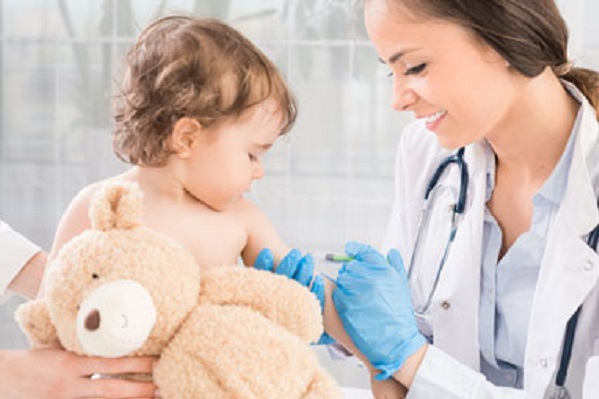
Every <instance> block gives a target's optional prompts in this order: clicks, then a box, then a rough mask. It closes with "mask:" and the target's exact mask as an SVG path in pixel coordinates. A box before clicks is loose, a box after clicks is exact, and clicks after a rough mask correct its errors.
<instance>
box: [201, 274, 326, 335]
mask: <svg viewBox="0 0 599 399" xmlns="http://www.w3.org/2000/svg"><path fill="white" fill-rule="evenodd" d="M200 303H211V304H215V305H235V306H244V307H248V308H250V309H252V310H253V311H255V312H258V313H260V314H261V315H263V316H264V317H266V318H268V319H270V320H271V321H272V322H274V323H276V324H278V325H279V326H281V327H284V328H285V329H287V330H288V331H289V332H291V333H293V334H295V335H297V336H298V337H300V338H301V339H302V340H304V341H305V342H306V343H309V342H314V341H316V340H318V338H319V337H320V335H321V334H322V332H323V325H322V315H321V310H320V302H318V300H317V299H316V297H315V296H314V294H312V293H311V292H310V291H309V290H308V289H307V288H306V287H304V286H302V285H300V284H298V283H297V282H296V281H294V280H291V279H289V278H287V277H286V276H282V275H277V274H273V273H271V272H268V271H264V270H256V269H250V268H242V267H226V268H225V267H223V268H218V269H215V270H211V271H210V272H208V273H205V274H204V277H203V279H202V289H201V293H200Z"/></svg>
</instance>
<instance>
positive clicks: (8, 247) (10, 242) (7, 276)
mask: <svg viewBox="0 0 599 399" xmlns="http://www.w3.org/2000/svg"><path fill="white" fill-rule="evenodd" d="M40 250H41V249H40V248H39V247H38V246H37V245H35V244H33V243H32V242H30V241H29V240H27V239H26V238H25V237H23V236H22V235H20V234H19V233H17V232H16V231H14V230H12V229H11V228H10V226H9V225H7V224H6V223H4V222H3V221H2V220H0V304H1V303H3V302H4V301H6V300H7V299H8V298H9V297H10V292H9V291H8V290H7V287H8V285H9V284H10V282H11V281H12V280H13V279H14V278H15V277H16V276H17V274H18V273H19V271H20V270H21V268H22V267H23V266H25V264H26V263H27V261H28V260H29V259H31V257H32V256H33V255H35V254H36V253H37V252H39V251H40Z"/></svg>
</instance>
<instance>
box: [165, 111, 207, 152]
mask: <svg viewBox="0 0 599 399" xmlns="http://www.w3.org/2000/svg"><path fill="white" fill-rule="evenodd" d="M201 130H202V125H200V122H198V121H197V120H196V119H193V118H189V117H183V118H181V119H179V120H178V121H177V122H175V125H174V126H173V131H172V133H171V148H172V149H173V151H174V152H175V154H176V155H178V156H180V157H183V158H187V157H188V156H189V154H190V153H191V149H192V148H193V147H194V146H195V145H196V143H197V141H198V139H199V135H200V132H201Z"/></svg>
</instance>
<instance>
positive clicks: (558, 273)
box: [333, 0, 599, 399]
mask: <svg viewBox="0 0 599 399" xmlns="http://www.w3.org/2000/svg"><path fill="white" fill-rule="evenodd" d="M365 21H366V28H367V32H368V35H369V37H370V39H371V40H372V42H373V43H374V45H375V47H376V50H377V53H378V55H379V57H380V59H381V61H382V62H383V63H385V64H386V65H387V66H388V67H389V69H390V71H391V73H392V75H393V87H394V91H393V100H392V102H393V104H392V105H393V108H395V109H396V110H398V111H408V112H412V113H413V114H414V115H415V116H416V118H417V119H418V120H417V121H416V122H415V123H414V124H412V125H411V126H409V127H408V128H407V129H406V131H405V132H404V133H403V135H402V137H401V140H400V141H401V142H400V144H399V150H398V154H397V180H396V199H395V204H394V208H393V214H392V216H391V220H390V226H389V230H388V235H387V239H386V243H385V247H386V249H391V248H394V249H397V250H399V252H400V253H401V255H402V256H403V259H405V261H406V263H405V269H411V275H410V278H409V282H408V278H407V276H406V273H405V270H404V267H401V261H400V260H399V258H398V257H397V254H396V253H394V254H393V256H391V257H389V261H387V259H385V258H383V257H382V256H380V255H379V256H377V254H376V253H375V252H374V250H372V249H368V248H365V247H362V248H358V250H356V248H355V247H354V248H353V249H352V250H351V251H350V252H351V255H354V257H355V258H356V259H355V261H352V262H350V263H347V264H346V265H344V266H343V267H342V269H341V270H340V273H339V277H338V280H337V283H338V287H337V288H336V289H335V291H334V293H333V300H334V303H335V306H336V308H337V310H338V312H339V315H340V317H341V321H342V322H343V325H344V327H345V329H346V331H347V332H348V334H349V335H350V337H351V338H352V340H353V342H354V343H355V344H356V346H357V347H358V349H359V350H360V351H361V352H362V353H363V354H364V355H365V356H366V357H367V358H368V359H369V360H370V362H371V363H372V364H373V365H375V366H376V367H377V368H378V369H379V370H381V371H382V374H381V375H382V377H391V376H392V377H393V378H394V379H395V380H397V381H399V382H400V383H402V384H403V385H404V386H405V387H406V388H408V397H410V398H543V397H546V398H551V397H567V396H559V395H564V394H565V392H566V391H567V392H568V393H569V395H571V397H573V398H585V399H591V398H598V397H599V283H598V279H599V257H598V255H597V253H596V252H595V250H594V249H593V248H591V247H590V246H589V245H588V243H587V237H588V236H589V233H590V232H591V231H592V230H593V229H594V228H595V227H596V226H597V225H598V224H599V211H598V208H597V196H598V189H599V127H598V122H597V117H598V116H597V106H598V105H599V76H598V75H597V74H596V73H595V72H593V71H589V70H584V69H580V68H572V67H571V65H570V63H569V62H568V58H567V29H566V27H565V24H564V22H563V20H562V18H561V16H560V15H559V12H558V10H557V7H556V5H555V4H554V1H553V0H530V1H522V0H485V1H480V0H471V1H465V0H462V1H458V0H454V1H451V0H446V1H435V0H366V6H365ZM462 147H464V153H463V160H464V161H465V164H466V165H467V166H466V167H467V170H468V172H469V181H465V182H464V184H465V185H466V187H467V191H466V199H465V210H464V212H463V213H461V214H457V215H456V218H457V232H456V234H455V239H454V240H453V242H452V243H451V245H450V246H449V249H448V252H447V258H446V259H445V261H442V260H441V258H442V254H443V252H444V248H445V246H446V244H447V242H448V241H449V236H450V228H449V227H448V223H449V221H450V220H451V213H452V212H453V208H452V205H453V204H455V203H456V201H457V200H456V198H457V197H458V196H459V191H460V181H461V179H460V168H459V166H458V165H456V164H455V163H453V164H452V165H450V166H449V168H448V169H447V170H446V171H445V172H444V173H443V174H442V175H441V177H440V179H439V181H438V183H437V185H436V188H435V189H434V191H433V194H431V196H432V199H431V209H430V211H429V215H428V217H427V220H428V225H425V226H424V227H423V228H422V229H420V230H421V231H422V233H421V237H420V239H419V240H418V248H419V249H418V252H417V253H415V251H414V248H415V242H416V237H417V234H418V231H419V227H418V225H419V215H420V210H421V209H422V207H423V203H424V196H425V191H426V188H427V185H428V184H429V182H430V180H431V178H432V176H433V174H434V173H435V171H436V170H437V168H438V166H439V164H440V163H441V162H442V161H443V160H444V159H445V158H446V157H447V156H448V155H451V154H454V153H456V151H457V150H458V149H459V148H462ZM441 264H442V265H443V267H442V270H441V271H440V274H439V282H438V284H437V285H436V286H435V283H434V280H435V278H436V276H437V272H438V271H439V268H440V265H441ZM410 289H411V292H410ZM431 293H432V299H431V302H430V304H426V301H427V299H428V297H429V296H430V295H431ZM581 305H582V307H581V310H580V313H579V314H578V318H577V323H576V324H575V326H576V328H573V330H574V335H573V339H571V338H568V339H564V337H565V335H566V333H565V332H566V325H567V324H568V321H569V320H570V319H571V317H572V316H573V315H574V314H575V313H576V312H577V309H579V307H580V306H581ZM425 339H426V340H425ZM567 341H571V342H573V344H572V351H571V356H570V357H569V361H568V356H567V354H566V356H563V352H564V348H568V345H567V344H565V342H567ZM567 351H568V350H567V349H566V352H567ZM561 363H565V364H567V365H568V367H564V366H562V371H561V373H560V376H559V377H558V376H557V374H558V370H560V364H561ZM565 371H567V373H565ZM563 374H565V379H564V378H563V377H564V375H563ZM564 380H565V382H564ZM556 381H557V383H556ZM556 385H560V387H556ZM561 385H563V387H561ZM385 397H386V396H385Z"/></svg>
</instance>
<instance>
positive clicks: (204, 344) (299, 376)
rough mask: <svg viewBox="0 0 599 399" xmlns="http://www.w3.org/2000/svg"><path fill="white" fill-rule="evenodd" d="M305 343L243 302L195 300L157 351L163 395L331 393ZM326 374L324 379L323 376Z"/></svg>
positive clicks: (259, 397) (249, 398)
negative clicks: (224, 303)
mask: <svg viewBox="0 0 599 399" xmlns="http://www.w3.org/2000/svg"><path fill="white" fill-rule="evenodd" d="M321 373H324V371H323V370H322V368H321V367H320V366H319V364H318V360H317V358H316V355H315V354H314V352H313V351H312V349H311V348H310V346H309V345H307V344H306V343H304V342H302V340H300V339H299V338H298V337H297V336H295V335H293V334H291V333H290V332H288V331H287V330H285V329H284V328H282V327H280V326H278V325H276V324H273V323H272V321H270V320H269V319H267V318H265V317H264V316H262V315H261V314H259V313H256V312H254V311H252V310H251V309H249V308H247V307H241V306H216V305H200V306H198V308H197V309H196V311H194V312H193V314H192V315H191V316H190V318H189V319H188V320H187V321H186V322H185V323H184V325H183V326H182V328H181V329H180V330H179V333H178V334H177V336H176V337H175V338H174V339H173V340H172V341H171V342H170V344H169V345H168V347H167V348H166V349H165V351H164V352H163V353H162V355H161V357H160V361H159V362H158V366H157V367H156V368H155V370H154V381H155V382H156V384H157V385H158V387H159V389H160V393H161V396H162V397H163V399H188V398H189V399H192V398H194V399H195V398H200V397H201V398H203V399H239V398H243V399H282V398H285V399H302V398H307V397H308V396H306V395H307V394H308V393H313V395H312V396H310V398H319V399H329V398H330V399H335V398H337V396H335V395H334V392H335V387H336V385H335V381H334V380H333V379H332V378H330V377H328V376H327V375H326V374H325V375H320V374H321ZM327 378H328V379H327Z"/></svg>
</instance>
